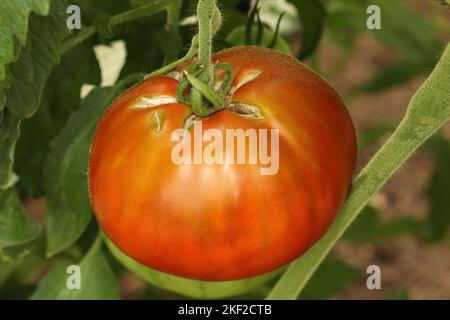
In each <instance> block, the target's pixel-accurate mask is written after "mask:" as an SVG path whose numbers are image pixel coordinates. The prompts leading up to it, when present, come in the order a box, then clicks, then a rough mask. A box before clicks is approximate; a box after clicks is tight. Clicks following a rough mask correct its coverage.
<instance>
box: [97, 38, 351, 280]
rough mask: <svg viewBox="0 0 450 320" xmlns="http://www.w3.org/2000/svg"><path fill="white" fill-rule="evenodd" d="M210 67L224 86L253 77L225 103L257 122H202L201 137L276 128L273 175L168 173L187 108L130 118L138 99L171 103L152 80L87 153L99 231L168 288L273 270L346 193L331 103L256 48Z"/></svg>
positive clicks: (226, 170) (344, 128) (329, 95)
mask: <svg viewBox="0 0 450 320" xmlns="http://www.w3.org/2000/svg"><path fill="white" fill-rule="evenodd" d="M213 60H214V61H221V62H227V63H229V64H230V65H231V66H232V68H233V70H234V73H235V78H234V81H233V82H234V84H237V83H238V82H239V80H240V79H242V77H245V75H247V74H248V73H249V72H252V71H259V72H261V75H260V76H259V77H258V78H256V79H254V80H253V81H251V82H248V83H246V84H245V85H243V86H242V87H240V88H239V89H238V90H237V91H236V92H235V94H234V96H233V98H232V102H241V103H247V104H251V105H256V106H258V107H259V108H260V110H261V112H262V114H263V116H264V119H263V120H252V119H247V118H244V117H242V116H239V115H236V114H234V113H232V112H225V111H224V112H218V113H216V114H213V115H212V116H210V117H209V118H207V119H204V120H202V125H203V130H207V129H210V128H216V129H219V130H221V131H224V130H225V129H226V128H242V129H244V130H245V129H247V128H255V129H270V128H278V129H279V132H280V147H279V158H280V164H279V172H278V174H275V175H261V174H260V171H259V170H260V166H259V165H250V164H245V165H230V166H225V165H219V164H213V165H206V164H195V165H194V164H193V165H176V164H174V163H173V162H172V160H171V150H172V148H173V146H174V144H175V142H173V141H171V134H172V132H173V131H174V130H175V129H178V128H180V127H182V124H183V121H184V120H185V118H186V116H187V112H188V107H187V106H185V105H183V104H179V103H174V104H170V105H164V106H158V107H154V108H150V109H145V110H142V109H141V110H136V109H132V108H130V105H131V104H132V103H133V101H135V99H136V98H137V97H139V96H141V95H144V94H145V95H152V94H154V95H169V96H175V90H176V87H177V84H178V82H177V81H176V80H174V79H171V78H169V77H164V76H162V77H155V78H150V79H147V80H144V81H142V82H140V83H139V84H137V85H136V86H134V87H132V88H131V89H130V90H128V91H126V92H125V93H123V94H122V95H121V96H120V97H119V98H118V99H117V100H116V101H115V102H114V103H113V104H112V105H111V107H110V108H109V109H108V111H107V112H106V113H105V115H104V117H103V118H102V120H101V121H100V123H99V125H98V127H97V129H96V132H95V135H94V139H93V143H92V148H91V154H90V161H89V192H90V197H91V203H92V207H93V210H94V212H95V215H96V217H97V219H98V222H99V224H100V226H101V228H102V229H103V230H104V232H105V233H106V234H107V236H108V237H109V239H111V240H112V241H113V242H114V244H115V245H116V246H117V247H118V248H120V249H121V250H122V251H123V252H124V253H126V254H127V255H128V256H130V257H132V258H133V259H135V260H137V261H138V262H140V263H142V264H144V265H146V266H149V267H151V268H154V269H156V270H159V271H163V272H167V273H171V274H174V275H178V276H183V277H187V278H193V279H199V280H208V281H219V280H235V279H242V278H246V277H251V276H255V275H259V274H262V273H265V272H269V271H272V270H274V269H276V268H278V267H281V266H282V265H284V264H286V263H288V262H290V261H292V260H293V259H295V258H297V257H298V256H300V255H301V254H302V253H304V252H305V251H306V250H307V249H308V248H310V247H311V246H312V245H313V244H314V243H315V242H316V241H317V240H318V239H320V237H321V236H322V235H323V234H324V232H325V231H326V230H327V229H328V227H329V226H330V224H331V223H332V221H333V219H334V217H335V215H336V213H337V212H338V210H339V208H340V207H341V205H342V203H343V201H344V198H345V196H346V194H347V191H348V189H349V186H350V184H351V181H352V176H353V171H354V168H355V161H356V138H355V132H354V128H353V124H352V121H351V119H350V117H349V115H348V112H347V110H346V108H345V105H344V104H343V102H342V101H341V99H340V98H339V96H338V94H337V93H336V92H335V91H334V89H332V88H331V87H330V86H329V85H328V84H327V83H326V82H325V81H324V80H323V79H321V78H320V77H319V76H318V75H316V74H315V73H313V72H312V71H311V70H309V69H308V68H306V67H305V66H304V65H303V64H301V63H300V62H298V61H297V60H295V59H293V58H291V57H289V56H287V55H284V54H282V53H279V52H276V51H272V50H270V49H265V48H260V47H236V48H232V49H228V50H225V51H223V52H220V53H218V54H216V55H215V56H214V57H213ZM155 113H157V114H158V117H160V118H161V120H162V121H161V122H160V123H162V125H161V127H160V128H158V130H156V129H155V123H154V119H153V117H154V116H155Z"/></svg>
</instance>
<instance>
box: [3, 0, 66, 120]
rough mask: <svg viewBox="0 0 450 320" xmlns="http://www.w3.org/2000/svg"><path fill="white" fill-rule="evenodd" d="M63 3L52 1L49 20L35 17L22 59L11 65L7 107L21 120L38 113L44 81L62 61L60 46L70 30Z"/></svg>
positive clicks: (31, 23) (23, 49) (21, 54)
mask: <svg viewBox="0 0 450 320" xmlns="http://www.w3.org/2000/svg"><path fill="white" fill-rule="evenodd" d="M65 10H66V5H65V3H64V1H61V0H57V1H53V2H52V7H51V10H50V14H49V15H48V17H40V16H36V15H33V16H31V18H30V32H29V33H28V37H27V43H26V45H25V47H23V48H22V50H21V51H20V56H19V59H18V60H17V61H16V62H15V63H12V64H11V65H10V66H9V71H8V75H9V79H10V89H9V92H8V95H7V108H8V109H9V110H10V111H11V112H13V113H14V114H15V115H16V116H18V117H30V116H31V115H33V113H34V112H35V111H36V109H37V107H38V105H39V102H40V98H41V94H42V90H43V88H44V85H45V81H46V80H47V78H48V76H49V75H50V71H51V69H52V68H53V66H55V65H56V64H58V63H59V61H60V51H59V50H60V47H61V44H62V41H63V40H64V38H66V37H67V35H68V34H69V31H68V30H67V27H66V18H67V15H66V11H65Z"/></svg>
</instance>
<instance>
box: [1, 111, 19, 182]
mask: <svg viewBox="0 0 450 320" xmlns="http://www.w3.org/2000/svg"><path fill="white" fill-rule="evenodd" d="M0 114H1V115H2V119H1V122H0V190H2V189H6V188H9V187H11V186H13V185H14V184H15V183H16V181H17V176H16V175H15V174H14V173H13V171H12V169H13V168H12V167H13V161H14V150H15V146H16V142H17V139H19V135H20V123H21V121H22V119H20V118H18V117H17V116H15V115H14V114H12V113H11V112H10V111H9V110H7V109H5V110H3V112H1V111H0Z"/></svg>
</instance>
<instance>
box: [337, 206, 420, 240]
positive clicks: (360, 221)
mask: <svg viewBox="0 0 450 320" xmlns="http://www.w3.org/2000/svg"><path fill="white" fill-rule="evenodd" d="M422 231H423V224H422V223H420V222H419V221H416V220H414V219H407V218H406V219H395V220H391V221H388V222H385V223H382V222H381V221H380V219H379V217H378V212H377V210H376V209H375V208H373V207H371V206H366V207H365V208H364V209H363V210H362V212H361V213H360V214H359V216H358V218H357V219H356V221H355V222H354V223H353V224H352V225H351V226H350V228H348V229H347V231H346V232H345V234H344V239H346V240H350V241H356V242H362V241H375V240H378V239H388V238H392V237H395V236H398V235H402V234H418V233H420V232H422Z"/></svg>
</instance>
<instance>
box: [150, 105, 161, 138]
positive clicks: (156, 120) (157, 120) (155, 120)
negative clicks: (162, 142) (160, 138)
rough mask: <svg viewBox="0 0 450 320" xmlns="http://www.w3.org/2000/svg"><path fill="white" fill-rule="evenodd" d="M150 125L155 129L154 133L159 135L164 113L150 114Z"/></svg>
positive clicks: (155, 112)
mask: <svg viewBox="0 0 450 320" xmlns="http://www.w3.org/2000/svg"><path fill="white" fill-rule="evenodd" d="M151 118H152V124H153V127H154V128H155V131H156V133H160V132H161V129H162V126H163V124H164V113H163V112H162V111H160V110H158V111H154V112H152V114H151Z"/></svg>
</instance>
